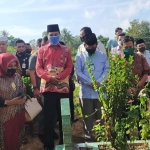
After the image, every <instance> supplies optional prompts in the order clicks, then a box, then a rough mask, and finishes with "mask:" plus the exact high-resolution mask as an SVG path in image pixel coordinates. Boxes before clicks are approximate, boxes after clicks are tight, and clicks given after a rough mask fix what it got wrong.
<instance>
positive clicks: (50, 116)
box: [36, 24, 73, 150]
mask: <svg viewBox="0 0 150 150" xmlns="http://www.w3.org/2000/svg"><path fill="white" fill-rule="evenodd" d="M47 36H48V39H49V42H50V43H49V44H47V45H45V46H43V47H41V49H40V50H39V53H38V57H37V63H36V72H37V75H38V76H39V77H40V78H41V87H40V92H41V93H42V94H43V96H44V110H43V111H44V150H53V149H54V132H53V130H54V122H55V116H56V110H57V114H58V118H59V130H60V141H59V144H63V132H62V121H61V108H60V99H61V98H68V97H69V75H70V74H71V71H72V65H73V64H72V58H71V52H70V49H69V48H68V47H66V46H64V45H61V44H59V39H60V30H59V26H58V25H57V24H52V25H48V26H47Z"/></svg>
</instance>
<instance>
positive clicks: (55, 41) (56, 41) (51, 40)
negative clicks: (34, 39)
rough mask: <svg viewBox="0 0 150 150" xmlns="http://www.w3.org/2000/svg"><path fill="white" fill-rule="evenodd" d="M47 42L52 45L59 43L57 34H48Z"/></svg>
mask: <svg viewBox="0 0 150 150" xmlns="http://www.w3.org/2000/svg"><path fill="white" fill-rule="evenodd" d="M49 42H50V43H51V44H52V45H57V44H58V43H59V35H58V36H50V37H49Z"/></svg>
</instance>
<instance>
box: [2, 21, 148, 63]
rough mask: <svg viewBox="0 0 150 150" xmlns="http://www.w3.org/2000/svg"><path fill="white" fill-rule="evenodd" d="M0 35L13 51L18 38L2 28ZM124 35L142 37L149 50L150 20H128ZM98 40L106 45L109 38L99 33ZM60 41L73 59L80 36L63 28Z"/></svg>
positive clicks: (9, 49) (33, 46) (33, 44)
mask: <svg viewBox="0 0 150 150" xmlns="http://www.w3.org/2000/svg"><path fill="white" fill-rule="evenodd" d="M0 35H3V36H6V37H7V38H8V45H9V47H8V51H9V52H11V51H12V52H13V53H14V52H15V50H13V47H14V44H15V41H16V40H18V39H19V38H16V37H14V36H13V35H10V34H9V32H8V31H7V30H2V31H0ZM46 35H47V32H46V31H44V32H43V33H42V37H44V36H46ZM126 35H129V36H132V37H134V38H135V40H136V39H138V38H143V39H144V40H145V42H146V45H147V49H149V50H150V22H148V21H141V22H140V21H139V20H133V21H131V22H130V27H128V29H127V30H126ZM97 39H98V41H100V42H102V43H103V44H104V46H105V47H106V45H107V42H108V40H109V38H108V37H104V36H103V35H99V36H98V37H97ZM60 40H61V41H63V42H64V43H65V44H66V45H67V46H68V47H69V48H70V49H71V52H72V56H73V60H75V56H76V53H77V48H78V47H79V45H80V44H81V43H82V42H81V40H80V37H79V36H78V35H76V36H73V35H72V33H71V31H69V30H68V29H66V28H64V29H63V30H62V31H61V38H60ZM29 43H30V44H31V46H32V48H33V49H34V48H35V47H36V40H35V39H32V40H30V41H29Z"/></svg>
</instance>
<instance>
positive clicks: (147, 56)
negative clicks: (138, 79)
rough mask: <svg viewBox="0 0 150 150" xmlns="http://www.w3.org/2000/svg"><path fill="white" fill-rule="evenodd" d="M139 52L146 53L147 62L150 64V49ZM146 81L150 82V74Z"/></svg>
mask: <svg viewBox="0 0 150 150" xmlns="http://www.w3.org/2000/svg"><path fill="white" fill-rule="evenodd" d="M137 53H138V54H142V55H144V56H145V58H146V60H147V62H148V64H149V66H150V50H145V52H144V54H143V53H141V52H137ZM146 82H150V76H148V79H147V81H146Z"/></svg>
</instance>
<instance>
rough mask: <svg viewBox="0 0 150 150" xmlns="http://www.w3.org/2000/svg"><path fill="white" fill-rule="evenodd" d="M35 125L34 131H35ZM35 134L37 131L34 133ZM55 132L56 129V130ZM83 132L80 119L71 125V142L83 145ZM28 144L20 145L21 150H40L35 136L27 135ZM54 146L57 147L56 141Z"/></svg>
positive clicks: (40, 147) (40, 146)
mask: <svg viewBox="0 0 150 150" xmlns="http://www.w3.org/2000/svg"><path fill="white" fill-rule="evenodd" d="M36 128H37V127H36V125H35V127H34V130H36ZM34 132H35V133H36V132H37V131H34ZM56 132H58V131H57V129H56ZM83 137H84V131H83V121H82V118H80V119H79V121H77V122H75V123H73V124H72V141H73V143H83V142H84V138H83ZM27 138H28V143H27V144H25V145H22V147H21V150H42V148H43V144H42V143H41V142H40V140H39V138H38V136H37V135H34V136H31V135H27ZM55 144H56V145H58V140H57V141H55Z"/></svg>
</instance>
